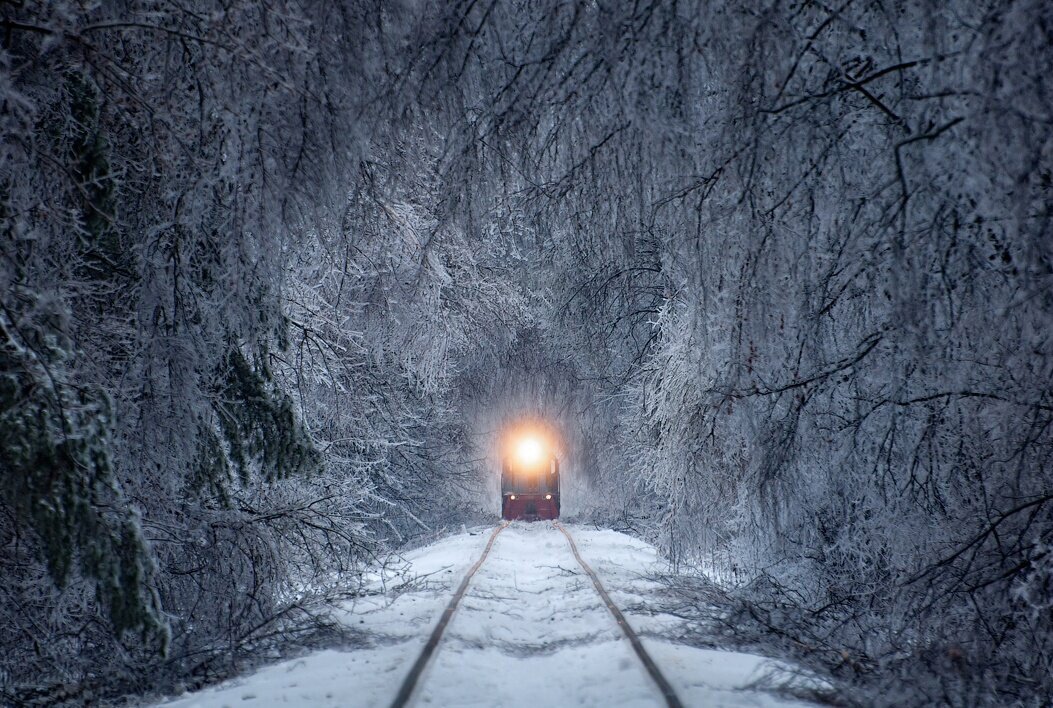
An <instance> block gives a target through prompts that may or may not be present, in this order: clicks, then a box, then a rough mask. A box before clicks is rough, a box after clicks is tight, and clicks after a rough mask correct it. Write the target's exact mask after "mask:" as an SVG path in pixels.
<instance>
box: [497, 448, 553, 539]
mask: <svg viewBox="0 0 1053 708" xmlns="http://www.w3.org/2000/svg"><path fill="white" fill-rule="evenodd" d="M503 453H504V454H502V459H501V518H502V519H507V520H509V521H514V520H523V521H542V520H547V519H558V518H559V459H558V458H557V457H556V454H555V452H553V450H552V446H551V444H549V443H548V442H547V440H546V438H545V436H543V435H540V434H538V433H533V432H525V433H520V434H518V435H516V436H514V437H513V439H512V440H511V441H510V444H507V445H505V450H504V451H503Z"/></svg>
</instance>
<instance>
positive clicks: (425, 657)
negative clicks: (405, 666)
mask: <svg viewBox="0 0 1053 708" xmlns="http://www.w3.org/2000/svg"><path fill="white" fill-rule="evenodd" d="M508 524H509V522H507V521H506V522H504V523H502V524H501V525H500V526H498V527H497V528H496V529H494V531H493V533H492V534H491V535H490V539H489V541H487V544H486V547H485V548H484V549H483V552H482V554H481V555H480V556H479V559H478V560H477V561H476V562H475V564H474V565H473V566H472V567H471V568H469V569H468V572H467V573H466V574H465V576H464V578H463V579H462V580H461V584H460V585H459V586H458V587H457V590H456V591H455V592H454V594H453V597H452V598H450V601H449V603H448V604H447V605H446V609H444V610H443V612H442V615H441V616H440V617H439V621H438V623H437V624H436V625H435V628H434V629H433V630H432V632H431V635H429V637H428V641H427V642H425V644H424V648H423V649H422V650H421V652H420V654H419V655H418V656H417V659H416V661H414V662H413V666H412V667H411V668H410V671H409V673H408V674H407V675H406V678H405V679H404V680H403V682H402V684H401V686H400V687H399V691H398V693H397V694H396V696H395V700H394V701H393V702H392V704H391V706H392V708H403V706H407V705H409V703H410V701H411V700H412V699H413V697H414V695H415V694H416V693H417V689H418V686H419V684H420V681H421V677H422V675H423V674H424V670H425V669H426V668H427V666H428V664H429V662H430V660H431V659H432V657H433V656H434V655H435V653H436V651H437V650H438V648H439V644H440V643H441V641H442V638H443V634H444V633H445V631H446V628H447V627H448V626H449V624H450V621H451V620H452V619H453V616H454V614H455V612H456V610H457V607H458V606H459V605H460V602H461V600H462V599H463V598H464V595H465V593H466V592H467V590H468V587H469V586H470V585H471V581H472V578H473V577H474V576H475V574H476V572H477V571H478V570H479V568H481V567H482V566H483V564H484V563H485V562H486V559H487V557H488V556H489V555H490V551H491V549H492V548H493V546H494V542H495V541H496V540H497V537H498V536H499V535H500V534H501V532H502V531H504V530H505V529H506V528H507V527H508ZM553 527H554V528H556V529H557V530H559V531H560V532H561V533H562V534H563V536H564V537H565V538H566V540H567V543H568V544H569V546H570V550H571V552H572V553H573V555H574V559H575V560H576V561H577V562H578V564H579V565H580V566H581V569H582V570H583V571H584V572H585V574H586V575H587V576H589V579H590V580H591V581H592V585H593V588H594V589H595V590H596V593H597V594H598V595H599V596H600V599H601V600H602V601H603V604H604V606H605V607H606V608H607V610H608V611H609V612H610V614H611V615H612V616H613V617H614V620H615V622H616V623H617V624H618V627H619V628H621V630H622V633H623V634H624V635H625V637H626V639H627V640H628V641H629V644H630V645H631V646H632V649H633V651H634V652H635V654H636V656H637V658H639V660H640V662H641V663H642V664H643V666H644V668H645V669H646V670H647V674H648V675H649V676H650V678H651V680H652V681H653V682H654V684H655V686H656V688H657V689H658V692H659V693H660V694H661V696H662V698H663V700H664V701H665V704H666V705H667V706H669V708H682V706H683V704H682V703H681V702H680V699H679V698H678V697H677V695H676V691H675V690H674V689H673V687H672V686H671V685H670V683H669V681H668V680H667V679H666V678H665V676H664V675H663V674H662V672H661V670H660V669H659V668H658V665H657V664H656V663H655V661H654V659H653V658H652V657H651V655H650V654H649V653H648V652H647V650H646V648H644V645H643V642H641V641H640V637H639V636H638V635H637V634H636V632H635V631H634V630H633V628H632V627H631V626H630V625H629V622H628V621H627V620H626V619H625V616H624V615H623V614H622V612H621V610H619V609H618V606H617V605H615V604H614V601H613V600H611V597H610V595H609V594H608V593H607V590H606V589H605V588H604V586H603V583H602V582H601V581H600V579H599V576H597V575H596V572H595V571H593V569H592V568H591V567H590V566H589V564H588V563H586V562H585V560H584V559H583V558H582V557H581V554H580V553H579V552H578V546H577V544H576V543H575V542H574V538H573V536H571V534H570V532H569V531H568V530H567V529H566V527H565V526H563V524H561V523H559V522H558V521H554V522H553Z"/></svg>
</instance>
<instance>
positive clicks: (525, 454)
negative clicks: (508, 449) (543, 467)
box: [516, 436, 545, 467]
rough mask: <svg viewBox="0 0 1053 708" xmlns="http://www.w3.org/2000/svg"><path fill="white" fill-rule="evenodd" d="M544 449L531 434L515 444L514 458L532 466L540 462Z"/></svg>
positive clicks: (522, 463)
mask: <svg viewBox="0 0 1053 708" xmlns="http://www.w3.org/2000/svg"><path fill="white" fill-rule="evenodd" d="M544 454H545V450H544V447H543V446H542V445H541V441H540V440H538V439H537V438H535V437H533V436H527V437H525V438H523V439H521V440H520V441H519V443H518V444H517V445H516V459H517V460H519V464H521V465H523V466H525V467H532V466H534V465H536V464H537V463H539V462H541V458H542V457H543V456H544Z"/></svg>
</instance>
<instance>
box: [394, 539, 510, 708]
mask: <svg viewBox="0 0 1053 708" xmlns="http://www.w3.org/2000/svg"><path fill="white" fill-rule="evenodd" d="M509 523H510V522H508V521H506V522H504V523H503V524H501V525H500V526H498V527H497V528H496V529H494V532H493V533H492V534H490V540H489V541H487V543H486V548H485V549H483V554H482V555H481V556H479V560H477V561H476V562H475V565H473V566H472V567H471V568H470V569H469V570H468V574H467V575H465V576H464V580H462V581H461V584H460V586H459V587H458V588H457V592H455V593H454V594H453V597H452V598H450V602H449V603H448V604H447V605H446V609H445V610H443V611H442V616H441V617H440V618H439V623H438V624H437V625H435V629H433V630H432V631H431V636H429V637H428V641H427V643H425V645H424V649H422V650H421V652H420V655H418V656H417V660H416V661H415V662H414V663H413V667H412V668H411V669H410V671H409V673H408V674H407V675H406V678H405V679H404V680H403V681H402V686H401V687H400V688H399V692H398V694H397V695H396V696H395V700H394V701H392V702H391V708H403V707H404V706H406V705H408V704H409V700H410V698H411V697H412V696H413V691H414V689H416V687H417V682H418V681H419V680H420V677H421V674H422V673H424V668H425V667H426V666H427V665H428V660H429V659H431V657H432V655H433V654H434V653H435V649H436V648H438V646H439V642H440V641H441V640H442V633H443V632H444V631H446V625H448V624H449V623H450V620H451V619H452V618H453V613H454V611H455V610H456V609H457V605H458V604H459V603H460V602H461V598H462V597H464V593H465V591H466V590H467V589H468V584H469V583H470V582H471V581H472V576H474V575H475V571H477V570H479V568H480V566H482V564H483V561H485V560H486V557H487V556H488V555H490V549H491V548H493V547H494V541H496V540H497V535H498V534H499V533H501V532H502V531H504V530H505V529H506V528H508V524H509Z"/></svg>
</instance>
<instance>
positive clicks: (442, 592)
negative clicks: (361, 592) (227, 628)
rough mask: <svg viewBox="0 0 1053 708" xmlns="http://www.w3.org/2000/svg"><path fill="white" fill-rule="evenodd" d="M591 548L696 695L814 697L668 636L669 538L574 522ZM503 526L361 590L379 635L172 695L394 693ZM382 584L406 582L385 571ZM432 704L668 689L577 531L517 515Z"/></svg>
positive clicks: (669, 668) (379, 697)
mask: <svg viewBox="0 0 1053 708" xmlns="http://www.w3.org/2000/svg"><path fill="white" fill-rule="evenodd" d="M569 530H570V532H571V533H572V534H573V535H574V538H575V541H576V542H577V544H578V548H579V550H580V552H581V554H582V557H583V558H584V559H585V560H586V562H588V563H589V564H590V565H591V566H592V567H593V569H594V570H595V571H596V573H597V574H598V575H599V576H600V578H601V579H602V580H603V582H604V585H605V586H606V587H607V590H608V592H609V593H610V595H611V597H612V599H613V600H614V602H615V603H617V604H618V605H619V607H620V608H621V609H622V610H623V612H624V613H625V614H626V617H627V618H628V620H629V622H630V623H631V624H632V625H633V627H634V628H635V629H636V630H637V631H638V632H639V633H640V634H641V635H642V636H644V640H643V641H644V644H645V646H646V647H647V649H648V651H649V652H650V653H651V655H652V656H653V657H654V659H655V661H656V662H657V663H658V665H659V666H660V667H661V669H662V671H663V673H665V675H666V677H667V678H668V679H669V681H670V683H672V685H673V686H674V687H675V689H676V690H677V692H678V694H679V696H680V698H681V700H682V701H683V702H684V704H685V705H687V706H709V707H713V708H719V707H732V706H735V707H738V706H764V707H765V708H776V707H780V706H802V705H806V704H803V703H801V702H798V701H793V700H788V699H785V698H780V697H776V696H773V695H771V694H768V693H764V692H761V691H759V690H756V689H752V688H750V685H751V684H752V683H753V682H754V681H756V680H757V679H758V678H760V677H762V676H763V675H764V674H765V673H768V672H769V671H770V669H772V668H773V665H772V664H771V663H770V662H768V661H767V660H765V659H764V658H762V657H758V656H754V655H750V654H742V653H737V652H725V651H714V650H707V649H698V648H694V647H689V646H684V645H681V644H675V643H672V642H669V641H664V640H662V639H661V638H662V637H665V636H669V637H672V636H676V635H677V634H678V631H677V628H678V625H679V623H680V622H682V620H680V619H678V618H676V617H673V616H670V615H664V614H662V613H661V612H655V611H651V610H649V609H648V606H649V605H651V604H653V603H651V602H650V601H649V596H653V594H654V591H655V590H656V589H657V587H658V586H657V585H656V584H655V583H653V582H652V581H649V580H647V575H648V574H649V572H650V571H652V570H654V569H659V568H660V567H661V561H660V559H659V558H658V555H657V553H656V552H655V550H654V549H653V548H652V547H650V546H648V545H647V544H645V543H642V542H641V541H638V540H636V539H633V538H631V537H629V536H626V535H624V534H620V533H617V532H614V531H603V530H595V529H590V528H587V527H580V526H571V527H569ZM488 538H489V530H487V529H479V530H476V531H474V532H472V533H463V534H459V535H456V536H452V537H449V538H446V539H443V540H441V541H439V542H437V543H434V544H432V545H430V546H427V547H424V548H420V549H418V550H416V551H413V552H411V553H409V554H407V556H406V560H407V563H408V566H407V567H406V568H405V570H406V571H408V572H409V573H410V576H409V577H412V576H416V577H417V578H418V581H417V582H414V583H410V584H409V585H404V586H402V587H401V588H399V587H398V586H397V584H395V585H394V586H392V589H389V590H388V591H387V592H384V593H378V594H376V595H373V596H370V597H369V598H368V599H364V600H359V601H356V602H355V603H354V604H351V605H348V606H347V607H346V608H344V610H343V612H342V615H341V617H340V619H341V620H342V621H344V622H346V623H349V624H352V625H354V626H355V627H356V628H357V629H359V630H363V631H365V632H368V633H369V634H371V635H372V636H374V637H375V640H376V641H375V643H374V645H373V646H371V647H368V648H358V649H354V650H348V651H332V650H329V651H320V652H316V653H313V654H309V655H307V656H304V657H302V658H299V659H295V660H292V661H286V662H283V663H280V664H276V665H273V666H270V667H267V668H265V669H263V670H261V671H258V672H257V673H254V674H251V675H248V676H244V677H241V678H239V679H235V680H232V681H229V682H227V683H224V684H221V685H219V686H215V687H212V688H209V689H205V690H202V691H200V692H197V693H193V694H187V695H185V696H182V697H180V698H178V699H176V700H174V701H172V702H169V703H165V704H164V705H165V706H171V707H175V706H178V707H179V708H190V707H191V706H194V707H201V708H219V707H221V706H231V707H233V706H245V707H253V706H255V707H263V706H290V705H295V706H301V705H302V706H349V707H356V706H386V705H389V704H390V702H391V700H392V699H393V697H394V696H395V693H396V692H397V691H398V688H399V685H400V683H401V681H402V679H403V677H404V676H405V674H406V672H407V671H408V670H409V667H410V665H411V664H412V663H413V661H414V659H415V658H416V656H417V653H418V652H419V651H420V649H421V647H422V646H423V645H424V642H425V640H426V638H427V636H428V634H429V633H430V631H431V629H432V627H433V626H434V624H435V622H436V621H437V620H438V617H439V615H440V614H441V612H442V609H443V608H444V607H445V605H446V603H447V602H448V600H449V598H450V597H451V596H452V594H453V591H454V589H455V588H456V586H457V584H458V583H459V582H460V580H461V578H462V577H463V575H464V573H465V572H467V570H468V568H469V567H470V566H471V565H472V563H473V562H474V561H475V560H476V559H477V558H478V557H479V555H480V554H481V553H482V550H483V548H484V547H485V545H486V542H487V540H488ZM372 582H373V587H374V588H378V589H379V588H380V587H382V585H384V584H387V585H389V586H390V585H391V584H392V578H391V577H390V576H388V577H381V576H379V575H378V576H377V577H375V578H373V579H372ZM414 704H415V705H419V706H441V707H444V708H445V707H446V706H480V707H482V706H487V707H489V706H529V707H530V708H539V707H542V706H658V705H662V704H663V702H662V699H661V696H660V694H659V693H658V690H657V688H656V687H655V686H654V684H653V683H652V681H651V679H650V678H649V677H648V675H647V673H646V672H645V670H644V669H643V667H642V665H641V664H640V662H639V660H638V659H637V658H636V656H635V654H634V653H633V651H632V649H631V647H630V646H629V643H628V642H627V641H626V640H625V638H624V636H623V635H622V633H621V630H620V629H619V628H618V626H617V625H616V624H615V622H614V619H613V618H612V617H611V615H610V614H609V612H608V611H607V609H606V608H605V607H604V606H603V604H602V601H601V600H600V598H599V596H598V595H597V594H596V591H595V590H594V589H593V587H592V584H591V582H590V581H589V579H588V577H587V576H586V575H585V574H584V572H583V571H582V569H581V567H580V566H579V565H578V564H577V562H576V561H575V560H574V557H573V555H572V554H571V551H570V548H569V546H568V544H567V541H566V539H564V537H563V535H562V534H561V533H560V532H559V531H558V530H557V529H556V528H554V527H553V526H552V525H550V524H548V523H535V524H524V523H514V524H512V525H511V526H510V527H509V528H507V529H506V530H505V531H504V532H503V533H502V534H501V535H500V536H499V537H498V538H497V541H496V543H495V544H494V547H493V551H492V552H491V554H490V557H489V558H488V559H487V561H486V563H485V564H484V565H483V566H482V567H481V568H480V569H479V572H478V573H477V574H476V576H475V578H474V579H473V581H472V585H471V587H470V588H469V590H468V592H467V594H466V595H465V597H464V600H463V601H462V603H461V606H460V607H459V609H458V610H457V614H456V615H455V616H454V618H453V620H452V621H451V623H450V625H449V627H448V629H447V631H446V634H445V635H444V637H443V640H442V643H441V644H440V646H439V649H438V652H437V653H436V655H435V656H434V657H433V658H432V661H431V663H430V664H429V666H428V668H427V669H426V670H425V672H424V675H423V676H422V678H421V682H420V684H419V685H418V690H417V692H416V693H415V695H414Z"/></svg>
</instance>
